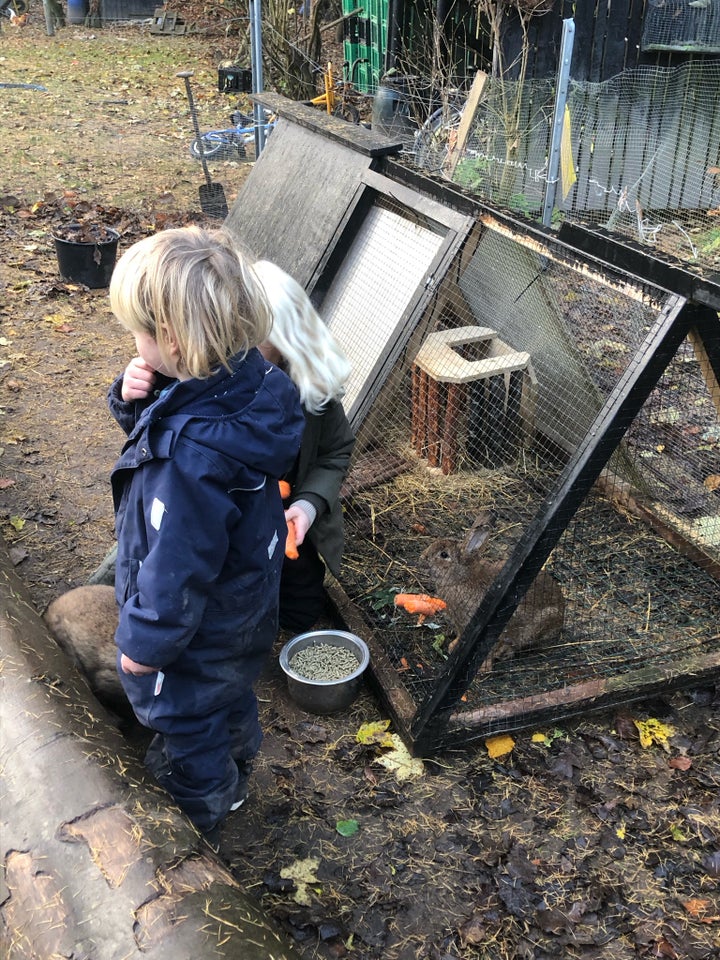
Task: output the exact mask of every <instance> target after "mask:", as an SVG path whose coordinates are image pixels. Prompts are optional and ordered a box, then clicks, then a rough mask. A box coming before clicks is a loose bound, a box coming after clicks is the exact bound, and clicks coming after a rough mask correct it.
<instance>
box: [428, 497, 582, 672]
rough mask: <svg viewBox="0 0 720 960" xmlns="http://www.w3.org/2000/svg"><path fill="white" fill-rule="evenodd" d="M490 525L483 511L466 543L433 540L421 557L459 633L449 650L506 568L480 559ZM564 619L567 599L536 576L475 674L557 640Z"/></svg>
mask: <svg viewBox="0 0 720 960" xmlns="http://www.w3.org/2000/svg"><path fill="white" fill-rule="evenodd" d="M494 525H495V516H494V514H493V513H492V511H489V510H487V511H483V512H482V513H481V514H479V515H478V517H477V518H476V520H475V522H474V523H473V525H472V527H471V528H470V530H469V531H468V532H467V535H466V536H465V539H464V540H454V539H450V538H442V539H439V540H435V541H434V542H433V543H431V544H430V546H429V547H428V548H427V549H426V550H425V551H424V552H423V554H422V556H421V558H420V559H421V562H422V563H423V564H425V565H426V566H427V568H428V569H429V571H430V575H431V576H432V578H433V580H434V585H435V591H436V593H437V595H438V596H439V597H441V598H442V599H443V600H444V601H445V602H446V604H447V612H448V616H449V617H450V619H451V621H452V624H453V626H454V628H455V630H456V631H457V637H456V638H455V640H454V641H453V642H452V643H451V644H450V648H449V649H451V650H452V649H453V648H454V647H455V646H456V644H457V641H458V639H459V637H460V635H461V634H462V632H463V630H464V629H465V627H466V626H467V624H468V622H469V620H470V618H471V617H472V615H473V614H474V613H475V611H476V610H477V608H478V606H479V605H480V601H481V600H482V598H483V596H484V595H485V593H486V592H487V590H488V588H489V587H490V585H491V584H492V583H493V582H494V581H495V578H496V577H497V575H498V573H499V572H500V570H502V568H503V566H504V565H505V562H504V561H495V560H490V559H488V558H487V557H486V556H485V555H484V554H485V549H484V548H485V545H486V543H487V540H488V538H489V536H490V534H491V532H492V530H493V528H494ZM564 616H565V598H564V597H563V594H562V591H561V589H560V586H559V584H558V583H557V582H556V581H555V580H554V579H553V578H552V577H551V576H550V574H548V573H545V572H544V571H540V573H539V574H538V575H537V577H536V578H535V581H534V582H533V583H532V584H531V585H530V587H529V588H528V591H527V593H526V594H525V595H524V597H523V599H522V600H521V601H520V603H519V604H518V606H517V609H516V610H515V612H514V613H513V615H512V617H511V618H510V620H509V621H508V623H507V624H506V625H505V629H504V630H503V632H502V634H501V635H500V638H499V639H498V641H497V643H496V644H495V647H494V648H493V649H492V650H491V652H490V654H489V655H488V656H487V657H486V658H485V660H484V661H483V663H482V665H481V667H480V671H479V672H480V673H488V672H489V671H490V670H491V669H492V666H493V663H494V662H495V661H496V660H500V659H503V658H505V657H512V656H514V655H515V654H517V653H519V652H520V651H521V650H526V649H528V648H529V647H535V646H538V645H539V644H541V643H542V641H543V640H546V639H548V638H550V637H554V636H557V635H558V634H559V632H560V630H561V629H562V626H563V619H564Z"/></svg>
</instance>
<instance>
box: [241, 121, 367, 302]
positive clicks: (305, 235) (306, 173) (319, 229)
mask: <svg viewBox="0 0 720 960" xmlns="http://www.w3.org/2000/svg"><path fill="white" fill-rule="evenodd" d="M319 112H320V111H318V113H319ZM348 126H352V124H348ZM370 162H371V158H370V157H369V156H368V155H367V154H363V153H358V152H356V151H355V150H353V149H352V148H351V147H346V146H343V145H342V144H340V143H338V142H337V141H332V140H326V139H325V138H324V137H323V136H322V135H321V134H318V133H316V132H313V131H310V130H308V129H306V128H304V127H301V126H298V125H296V124H293V123H291V122H290V121H289V120H283V119H281V120H279V121H278V124H277V126H276V127H275V129H274V130H273V132H272V134H271V135H270V136H269V137H268V140H267V144H266V147H265V149H264V150H263V152H262V154H261V155H260V158H259V159H258V161H257V162H256V163H255V164H254V166H253V169H252V171H251V172H250V175H249V176H248V178H247V179H246V181H245V183H244V184H243V186H242V188H241V190H240V192H239V193H238V197H237V200H236V201H235V203H234V204H233V205H232V207H231V209H230V213H229V214H228V216H227V218H226V220H225V226H226V227H227V228H228V229H229V230H230V231H231V232H232V233H233V234H234V235H235V236H236V237H237V238H238V240H239V241H240V243H241V244H242V246H243V247H244V248H245V249H247V250H249V251H250V253H251V255H252V256H254V257H256V258H257V259H266V260H272V261H273V262H274V263H277V264H278V266H280V267H282V269H283V270H286V271H287V272H288V273H290V274H291V275H292V276H293V277H295V279H296V280H297V281H298V283H300V284H301V285H302V286H303V287H307V286H308V284H309V282H310V280H311V278H312V276H313V273H314V271H315V268H316V266H317V263H318V261H319V260H320V259H321V257H322V255H323V254H324V252H325V250H326V248H327V247H328V244H329V243H330V240H331V238H332V237H333V234H334V232H335V230H336V227H337V224H338V223H339V222H340V221H341V220H342V219H343V217H344V215H345V212H346V211H347V209H348V207H349V206H350V204H351V203H352V201H353V198H354V197H355V194H356V192H357V189H358V184H359V182H360V177H361V175H362V173H363V171H364V170H365V169H366V168H367V167H368V165H369V163H370Z"/></svg>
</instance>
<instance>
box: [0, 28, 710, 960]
mask: <svg viewBox="0 0 720 960" xmlns="http://www.w3.org/2000/svg"><path fill="white" fill-rule="evenodd" d="M220 45H221V41H220V40H219V39H218V38H217V37H216V38H209V39H204V40H202V39H201V38H197V37H172V38H160V39H156V38H152V37H150V36H149V34H148V33H147V29H142V28H139V27H132V28H126V29H120V28H118V29H112V30H110V29H106V30H103V31H95V32H94V33H91V32H90V31H87V30H85V29H83V28H75V29H74V28H67V29H66V30H63V31H59V32H58V34H57V36H56V37H55V38H47V37H46V36H45V35H44V32H43V31H42V30H41V25H40V24H37V25H34V24H33V23H32V22H31V24H30V26H29V27H27V28H26V29H25V31H23V32H16V33H13V34H10V31H9V30H8V29H6V30H5V31H4V33H3V48H2V55H1V56H0V80H3V81H7V82H13V83H15V82H21V83H28V84H40V85H42V86H43V87H45V89H44V90H42V91H40V90H36V89H34V88H30V87H28V88H27V89H20V88H17V87H9V88H4V89H0V97H1V98H2V101H3V107H4V111H3V117H2V119H1V120H0V126H1V127H2V132H3V142H4V143H5V144H7V145H8V146H9V148H11V149H8V150H7V151H6V160H5V161H4V169H3V174H4V177H3V188H2V190H1V191H0V193H2V195H3V196H2V202H1V203H0V239H1V241H2V249H3V261H4V268H3V274H2V279H1V281H0V282H1V284H2V290H3V297H2V301H1V302H0V403H1V404H2V409H3V419H2V424H1V426H0V448H2V453H1V456H0V490H1V491H2V501H1V506H0V522H1V523H2V533H3V536H4V538H5V540H6V542H7V543H8V545H9V547H10V550H11V555H12V557H13V560H14V563H15V564H16V566H17V569H18V572H19V573H20V575H21V576H22V578H23V580H24V581H25V583H26V584H27V586H28V589H29V591H30V594H31V596H32V599H33V602H34V603H35V605H36V607H37V609H38V611H42V610H43V609H44V608H45V606H46V605H47V603H48V602H49V601H50V600H51V599H53V598H54V597H55V596H57V595H59V594H60V593H63V592H64V591H65V590H67V589H69V588H71V587H74V586H77V585H80V584H82V583H84V582H85V581H86V579H87V577H88V575H89V574H90V573H91V572H92V571H93V570H94V569H95V567H96V566H97V564H98V563H99V562H100V560H101V559H102V557H103V556H104V554H105V552H106V551H107V549H108V548H109V546H110V545H111V543H112V540H113V519H112V504H111V498H110V491H109V483H108V476H109V471H110V469H111V466H112V464H113V462H114V460H115V458H116V456H117V453H118V451H119V449H120V445H121V442H122V436H121V434H120V431H119V429H118V428H117V426H116V425H115V423H114V422H113V421H112V420H111V418H110V416H109V414H108V412H107V409H106V405H105V394H106V391H107V389H108V387H109V385H110V383H111V381H112V379H113V377H114V376H115V375H116V374H117V373H118V372H119V371H121V370H122V369H123V367H124V366H125V364H126V362H127V360H128V359H129V357H130V355H131V348H132V341H131V338H130V337H129V335H127V334H126V333H124V332H123V331H122V330H121V329H120V328H119V327H118V325H117V324H116V323H115V321H114V320H113V318H112V316H111V314H110V311H109V307H108V303H107V292H106V291H105V290H88V289H87V288H84V287H82V286H79V285H77V284H70V283H66V282H64V281H62V280H61V279H60V277H59V274H58V267H57V262H56V258H55V252H54V249H53V246H52V234H53V232H54V230H56V229H57V227H58V226H60V225H61V224H63V223H66V222H68V221H69V220H84V221H85V222H95V223H99V224H104V225H107V226H110V227H112V228H113V229H116V230H118V232H119V233H120V235H121V240H120V252H122V250H123V249H126V248H127V246H129V245H130V244H131V243H132V242H134V241H135V240H137V239H140V238H141V237H142V236H145V235H147V234H148V233H149V232H152V231H155V230H158V229H163V228H164V227H166V226H170V225H179V224H182V223H189V222H194V221H197V222H202V220H203V218H202V214H201V212H200V209H199V202H198V186H199V184H200V183H202V182H203V179H202V171H201V169H200V166H199V164H197V163H196V162H194V161H193V160H192V158H191V157H190V155H189V149H188V148H189V142H190V140H191V129H190V122H189V116H188V113H187V107H186V104H185V102H184V99H183V98H184V94H183V90H182V87H181V86H180V81H178V80H176V78H175V72H176V70H179V69H183V68H184V67H186V66H188V64H189V63H190V64H191V65H192V66H194V67H195V69H196V77H197V82H196V88H197V95H198V97H199V99H200V101H201V105H202V109H203V111H205V110H206V111H207V113H210V114H213V115H214V117H215V118H216V119H219V118H220V117H221V116H222V115H224V113H225V112H226V111H227V107H228V102H227V100H220V99H218V95H217V94H216V93H214V92H213V93H211V91H213V90H214V89H215V87H216V73H215V67H216V60H217V53H218V46H220ZM205 95H207V97H206V98H205ZM38 118H41V121H39V120H38ZM203 125H205V124H203ZM211 170H212V176H213V180H217V181H219V182H222V183H223V184H224V186H225V190H226V192H227V194H228V199H229V200H231V198H233V197H234V196H235V195H236V193H237V190H238V189H239V188H240V186H241V183H242V179H243V178H244V176H245V173H246V168H244V167H243V166H242V165H241V164H237V163H234V164H233V163H228V162H227V161H226V162H223V163H222V164H219V165H213V167H211ZM231 202H232V200H231ZM367 496H368V494H367V493H366V494H365V497H366V498H367ZM395 509H396V511H397V510H399V509H400V508H399V506H396V508H395ZM412 522H413V518H412V517H409V516H408V517H403V516H401V515H399V514H398V516H397V523H398V524H399V525H400V526H402V524H403V523H405V524H407V525H408V526H409V525H410V524H411V523H412ZM406 529H407V527H406ZM285 639H286V638H285V637H280V638H279V639H278V647H277V650H278V651H279V648H280V645H281V644H282V642H284V640H285ZM276 652H277V651H276ZM259 693H260V698H261V710H262V719H263V723H264V727H265V731H266V737H265V741H264V745H263V749H262V752H261V755H260V757H259V759H258V763H257V766H256V775H255V777H254V779H253V781H252V784H251V793H250V798H249V800H248V802H247V803H246V804H245V806H244V807H243V808H242V809H241V810H240V811H239V812H238V813H236V814H233V815H232V817H231V818H230V819H229V820H228V821H227V824H226V827H225V830H224V834H223V843H222V855H223V856H224V857H225V858H226V860H227V861H228V862H229V864H230V866H231V868H232V870H233V872H234V873H235V875H236V876H237V877H238V878H239V879H240V880H241V881H242V882H243V884H244V885H245V887H246V889H247V891H248V892H249V893H250V895H252V896H253V897H255V898H256V899H257V900H258V902H259V903H261V904H262V906H263V907H264V909H265V910H266V911H267V913H268V914H269V915H270V916H271V917H272V918H274V919H275V921H276V922H277V924H278V925H279V926H280V927H282V928H283V929H284V930H286V931H287V932H288V934H289V935H290V936H292V937H293V938H294V939H295V940H296V941H297V943H298V946H299V949H300V951H301V953H302V954H303V956H304V957H307V958H308V960H310V958H337V957H345V956H347V957H357V958H360V960H370V958H383V960H411V958H418V957H423V958H432V960H450V958H461V960H470V958H492V960H503V958H507V960H510V958H513V960H515V958H527V960H530V958H533V960H540V958H550V957H557V958H587V960H590V958H593V960H596V958H597V960H599V958H603V960H630V958H634V957H648V958H650V957H666V958H683V960H709V958H712V957H718V947H717V943H718V939H717V938H718V930H719V929H720V905H719V904H718V900H717V887H718V877H719V875H720V850H719V844H720V836H719V834H720V806H719V804H720V801H719V799H718V798H719V796H720V723H719V722H718V707H719V706H720V699H719V698H718V694H717V691H716V690H714V689H711V688H703V689H697V690H691V691H688V692H683V693H676V694H674V695H672V696H668V697H667V698H665V699H657V700H654V701H652V702H648V703H645V704H641V705H636V706H635V707H633V709H632V711H630V710H627V711H613V713H612V714H605V715H600V716H598V717H595V718H582V719H579V720H577V721H573V722H568V723H563V724H562V726H558V727H552V728H546V729H542V730H529V731H525V732H523V733H521V734H516V735H515V736H514V745H513V746H512V749H510V750H509V752H505V753H503V752H500V753H499V754H497V755H493V754H494V753H495V747H496V744H493V743H492V742H490V744H489V746H488V745H486V743H485V742H480V743H478V744H477V745H476V746H474V747H472V748H467V749H464V750H454V751H448V752H447V753H446V754H443V755H442V756H438V757H435V758H433V759H431V760H426V761H424V762H422V763H419V762H417V761H415V762H413V760H412V758H409V757H408V756H406V755H404V754H403V752H402V750H401V748H400V745H399V744H398V742H397V740H395V739H393V738H392V736H391V735H392V731H391V730H386V729H385V726H386V725H385V724H384V723H383V721H384V717H383V715H382V712H381V710H380V708H379V706H378V704H377V702H376V701H375V699H374V698H373V696H372V695H371V694H370V692H369V691H368V689H367V688H364V689H363V692H362V694H361V696H360V697H359V698H358V700H357V701H356V702H355V703H354V704H353V705H352V707H351V708H350V709H348V710H347V711H346V712H344V713H343V714H341V715H339V716H331V717H315V716H312V715H310V714H307V713H304V712H303V711H301V710H300V709H299V708H297V707H296V706H295V705H294V704H293V702H292V701H291V700H290V698H289V697H288V694H287V689H286V684H285V679H284V677H283V676H282V673H281V671H280V667H279V665H278V663H277V657H274V658H273V660H272V662H271V663H270V665H269V667H268V670H267V672H266V675H265V676H264V678H263V680H262V683H261V685H260V690H259ZM649 721H652V722H651V723H650V722H649ZM643 722H644V723H645V726H642V724H643ZM638 723H640V724H641V729H642V730H643V731H644V735H645V741H644V743H645V745H643V743H642V742H641V740H640V736H639V734H640V731H639V729H638V726H637V724H638ZM367 724H377V725H378V726H376V727H373V728H370V729H368V728H367V726H364V725H367ZM141 739H142V738H138V740H141Z"/></svg>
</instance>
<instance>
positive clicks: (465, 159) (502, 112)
mask: <svg viewBox="0 0 720 960" xmlns="http://www.w3.org/2000/svg"><path fill="white" fill-rule="evenodd" d="M710 6H714V5H710ZM686 8H687V5H686ZM708 9H709V7H708ZM692 12H693V13H694V14H695V13H697V12H698V11H692ZM700 12H701V13H702V12H705V11H700ZM719 82H720V61H718V60H717V59H716V58H715V59H713V58H708V59H706V60H698V61H690V62H687V63H683V64H681V65H679V66H677V67H673V68H661V67H649V66H644V67H638V68H636V69H633V70H627V71H624V72H623V73H622V74H619V75H617V76H615V77H613V78H611V79H610V80H606V81H604V82H602V83H590V82H581V81H575V80H571V82H570V89H569V94H568V102H567V111H566V114H565V120H564V122H563V144H562V156H561V161H560V171H559V176H558V179H557V182H551V183H549V182H548V161H549V156H550V143H551V134H552V128H553V111H554V99H555V87H556V84H555V83H553V81H552V80H549V79H548V80H534V81H529V82H526V83H524V84H520V83H517V82H514V81H507V80H499V79H496V78H487V80H486V81H485V83H484V86H483V92H482V97H481V98H480V99H479V101H478V102H477V104H473V103H472V101H471V100H470V99H469V98H468V96H467V94H466V93H463V92H461V91H457V90H450V91H448V92H447V96H446V102H445V103H444V104H442V105H441V106H440V107H438V109H437V110H435V112H434V113H433V114H432V115H431V116H430V117H429V118H428V119H427V120H426V121H424V122H421V124H420V126H419V128H418V129H416V130H415V131H414V133H413V135H412V137H411V138H410V139H407V140H406V144H405V151H404V154H403V159H404V162H405V163H406V164H408V165H410V166H415V167H417V168H418V169H420V170H422V171H423V172H424V173H426V174H429V175H431V176H433V177H436V178H442V179H445V180H451V181H453V182H454V183H456V184H458V185H460V186H461V187H463V188H464V189H465V190H467V191H469V192H471V193H472V194H473V195H475V196H477V197H481V198H483V199H484V200H487V201H488V202H491V203H493V204H494V205H496V206H500V207H502V208H504V209H508V210H512V211H515V212H518V213H522V214H523V215H526V216H538V214H539V213H540V211H541V210H542V207H543V203H544V201H545V198H546V196H547V195H548V193H549V195H550V198H551V200H552V204H554V209H555V217H556V218H558V219H574V220H583V221H585V222H592V223H596V224H600V225H602V226H604V227H606V228H607V229H611V230H614V231H616V232H618V233H622V234H624V235H627V236H630V237H632V238H633V239H635V240H637V241H638V242H640V243H643V244H646V245H648V246H650V247H655V248H656V249H657V250H659V251H661V252H662V253H663V254H665V255H667V254H670V255H672V256H674V257H677V258H679V259H681V260H683V261H685V262H686V263H691V264H696V265H697V266H698V267H702V266H705V267H708V268H711V269H717V265H718V249H719V248H718V228H717V224H716V222H715V219H716V214H717V210H718V207H719V206H720V166H719V164H720V111H719V110H718V102H717V97H716V91H717V90H718V84H719ZM408 96H410V94H409V93H408ZM466 104H470V107H469V109H470V110H471V111H472V114H473V116H472V119H471V120H468V122H467V123H466V128H465V129H463V126H462V125H461V120H464V119H465V118H464V117H463V113H464V111H465V110H466ZM408 112H409V113H410V114H411V115H415V114H416V113H417V110H415V109H412V102H411V103H410V105H409V106H408Z"/></svg>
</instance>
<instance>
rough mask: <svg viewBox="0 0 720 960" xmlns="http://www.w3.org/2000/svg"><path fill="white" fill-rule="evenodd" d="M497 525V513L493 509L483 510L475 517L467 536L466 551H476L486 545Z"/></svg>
mask: <svg viewBox="0 0 720 960" xmlns="http://www.w3.org/2000/svg"><path fill="white" fill-rule="evenodd" d="M494 526H495V514H494V513H493V511H492V510H483V512H482V513H479V514H478V515H477V517H475V522H474V523H473V525H472V526H471V527H470V529H469V530H468V533H467V536H466V537H465V544H464V548H465V553H466V554H469V553H475V552H476V551H477V550H480V548H481V547H483V546H484V545H485V542H486V541H487V538H488V537H489V536H490V534H491V533H492V530H493V527H494Z"/></svg>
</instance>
